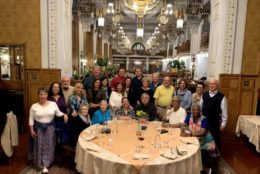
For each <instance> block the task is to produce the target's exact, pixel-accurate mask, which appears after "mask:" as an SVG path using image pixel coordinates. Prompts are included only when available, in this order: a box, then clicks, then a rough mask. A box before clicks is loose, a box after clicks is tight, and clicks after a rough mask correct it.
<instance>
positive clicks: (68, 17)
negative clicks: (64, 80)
mask: <svg viewBox="0 0 260 174" xmlns="http://www.w3.org/2000/svg"><path fill="white" fill-rule="evenodd" d="M71 10H72V0H41V44H42V46H41V47H42V50H41V56H42V68H58V69H61V70H62V71H61V74H62V75H69V76H71V75H72V12H71Z"/></svg>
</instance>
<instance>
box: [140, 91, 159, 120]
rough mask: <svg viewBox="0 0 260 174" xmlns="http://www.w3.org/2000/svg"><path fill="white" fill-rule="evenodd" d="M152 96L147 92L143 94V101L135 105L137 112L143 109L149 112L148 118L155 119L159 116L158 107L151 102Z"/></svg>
mask: <svg viewBox="0 0 260 174" xmlns="http://www.w3.org/2000/svg"><path fill="white" fill-rule="evenodd" d="M149 101H150V96H149V95H148V94H147V93H143V94H142V95H141V103H140V105H137V106H136V107H135V112H137V111H143V112H146V113H147V118H146V119H147V120H148V121H153V120H155V119H156V118H157V112H156V107H155V105H154V104H152V103H149Z"/></svg>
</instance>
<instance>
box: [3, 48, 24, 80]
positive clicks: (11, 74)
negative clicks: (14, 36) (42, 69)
mask: <svg viewBox="0 0 260 174" xmlns="http://www.w3.org/2000/svg"><path fill="white" fill-rule="evenodd" d="M0 62H1V67H0V72H1V76H0V78H1V80H23V76H22V73H23V66H24V45H0Z"/></svg>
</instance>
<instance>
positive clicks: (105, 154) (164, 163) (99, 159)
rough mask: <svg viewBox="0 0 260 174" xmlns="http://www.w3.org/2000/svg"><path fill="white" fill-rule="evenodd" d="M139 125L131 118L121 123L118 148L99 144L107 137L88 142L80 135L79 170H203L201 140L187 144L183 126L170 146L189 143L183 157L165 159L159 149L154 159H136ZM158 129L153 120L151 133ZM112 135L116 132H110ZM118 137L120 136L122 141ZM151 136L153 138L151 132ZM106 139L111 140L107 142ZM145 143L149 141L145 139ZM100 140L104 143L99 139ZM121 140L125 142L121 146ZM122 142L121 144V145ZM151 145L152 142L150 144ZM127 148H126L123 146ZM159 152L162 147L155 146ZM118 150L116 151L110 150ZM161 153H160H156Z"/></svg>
mask: <svg viewBox="0 0 260 174" xmlns="http://www.w3.org/2000/svg"><path fill="white" fill-rule="evenodd" d="M135 124H136V123H131V124H129V123H128V122H127V121H125V122H121V123H119V125H118V133H117V134H113V136H115V137H114V138H113V143H114V147H115V146H116V145H117V147H116V148H117V149H118V151H117V149H111V150H109V147H108V145H104V144H103V145H102V147H101V146H100V145H97V144H98V141H102V140H101V139H102V138H103V139H105V138H107V137H98V138H97V139H95V140H93V141H86V140H85V139H84V138H83V136H79V139H78V144H77V147H76V157H75V162H76V169H77V170H78V172H81V173H83V174H117V173H118V174H138V173H141V174H151V173H153V174H164V173H165V174H166V173H167V174H168V173H180V174H182V173H185V174H196V173H200V171H201V169H202V162H201V154H200V147H199V142H198V140H197V138H196V137H191V138H190V139H192V140H194V144H188V145H187V144H184V143H183V142H180V141H179V138H180V135H179V133H180V132H179V129H178V130H176V129H175V130H174V132H173V136H174V137H175V138H174V140H172V141H170V142H169V146H172V147H176V146H180V145H182V146H185V147H186V149H187V150H188V153H187V154H186V155H183V156H181V155H180V156H179V155H178V157H177V158H176V159H175V160H171V159H167V158H164V157H162V156H160V155H157V153H158V152H155V153H154V154H150V155H151V157H152V158H151V159H146V160H143V161H142V160H133V159H132V156H133V153H134V147H133V146H134V145H133V144H134V143H132V141H134V140H133V139H132V138H136V135H135V134H136V130H135ZM95 129H96V128H95V125H94V126H91V127H89V128H88V129H86V130H84V131H90V130H95ZM152 129H154V127H152V126H151V123H149V126H148V129H147V130H146V131H148V134H150V132H151V131H152ZM108 136H112V135H108ZM116 137H120V140H122V141H119V140H117V139H116ZM147 139H149V137H148V135H147ZM147 141H148V140H147ZM104 142H107V140H106V141H104ZM143 142H145V141H143ZM99 143H100V142H99ZM120 143H121V145H120ZM147 144H148V143H147ZM119 145H120V146H119ZM147 146H148V145H147ZM121 147H125V148H121ZM153 150H155V151H156V150H157V151H159V150H160V149H153ZM110 151H114V153H112V152H110ZM156 155H157V156H156Z"/></svg>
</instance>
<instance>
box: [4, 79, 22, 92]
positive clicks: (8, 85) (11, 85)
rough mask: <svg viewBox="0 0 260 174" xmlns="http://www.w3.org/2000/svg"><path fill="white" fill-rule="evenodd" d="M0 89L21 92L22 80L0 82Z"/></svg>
mask: <svg viewBox="0 0 260 174" xmlns="http://www.w3.org/2000/svg"><path fill="white" fill-rule="evenodd" d="M0 89H6V90H23V81H22V80H0Z"/></svg>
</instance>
